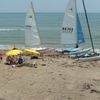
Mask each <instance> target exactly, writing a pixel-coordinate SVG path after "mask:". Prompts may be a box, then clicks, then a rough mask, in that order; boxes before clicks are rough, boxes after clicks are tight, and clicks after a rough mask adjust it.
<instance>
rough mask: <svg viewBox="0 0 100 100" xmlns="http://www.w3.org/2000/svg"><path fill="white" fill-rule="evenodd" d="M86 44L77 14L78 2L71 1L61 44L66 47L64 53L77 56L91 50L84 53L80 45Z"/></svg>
mask: <svg viewBox="0 0 100 100" xmlns="http://www.w3.org/2000/svg"><path fill="white" fill-rule="evenodd" d="M84 42H85V40H84V34H83V31H82V27H81V23H80V19H79V15H78V13H77V5H76V0H69V2H68V5H67V9H66V11H65V15H64V20H63V25H62V32H61V44H62V45H64V46H65V48H64V49H63V52H71V53H72V52H74V54H75V53H82V52H87V51H89V50H91V48H88V49H86V50H84V51H83V50H81V49H80V48H79V45H80V44H82V43H84ZM66 47H68V48H66Z"/></svg>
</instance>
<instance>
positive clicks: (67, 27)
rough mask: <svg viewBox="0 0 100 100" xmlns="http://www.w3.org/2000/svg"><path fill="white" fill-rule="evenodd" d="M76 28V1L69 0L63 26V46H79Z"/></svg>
mask: <svg viewBox="0 0 100 100" xmlns="http://www.w3.org/2000/svg"><path fill="white" fill-rule="evenodd" d="M76 28H77V9H76V0H69V2H68V5H67V9H66V11H65V15H64V20H63V25H62V33H61V43H62V44H64V45H75V44H77V30H76Z"/></svg>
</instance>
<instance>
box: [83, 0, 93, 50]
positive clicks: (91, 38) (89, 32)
mask: <svg viewBox="0 0 100 100" xmlns="http://www.w3.org/2000/svg"><path fill="white" fill-rule="evenodd" d="M82 3H83V7H84V12H85V17H86V21H87V26H88V31H89V36H90V41H91V46H92V49H93V52H95V51H94V44H93V40H92V35H91V30H90V25H89V21H88V16H87V12H86V8H85V3H84V0H82Z"/></svg>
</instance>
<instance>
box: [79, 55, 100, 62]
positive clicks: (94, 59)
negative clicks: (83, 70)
mask: <svg viewBox="0 0 100 100" xmlns="http://www.w3.org/2000/svg"><path fill="white" fill-rule="evenodd" d="M78 60H80V61H96V60H100V55H98V56H93V57H84V58H78Z"/></svg>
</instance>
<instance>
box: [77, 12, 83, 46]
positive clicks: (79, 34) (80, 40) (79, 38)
mask: <svg viewBox="0 0 100 100" xmlns="http://www.w3.org/2000/svg"><path fill="white" fill-rule="evenodd" d="M84 42H85V40H84V35H83V31H82V27H81V23H80V20H79V16H78V14H77V43H78V44H81V43H84Z"/></svg>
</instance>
